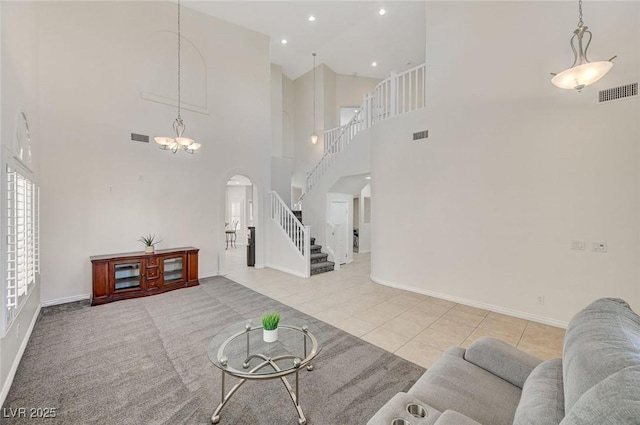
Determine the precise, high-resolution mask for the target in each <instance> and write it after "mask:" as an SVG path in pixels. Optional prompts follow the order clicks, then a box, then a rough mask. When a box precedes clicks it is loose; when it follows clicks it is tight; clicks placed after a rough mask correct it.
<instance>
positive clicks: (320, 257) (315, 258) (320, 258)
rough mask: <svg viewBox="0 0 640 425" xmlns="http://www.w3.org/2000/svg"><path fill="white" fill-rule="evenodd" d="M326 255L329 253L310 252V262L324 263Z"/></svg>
mask: <svg viewBox="0 0 640 425" xmlns="http://www.w3.org/2000/svg"><path fill="white" fill-rule="evenodd" d="M327 257H329V254H324V253H322V252H319V253H315V254H311V264H314V263H324V262H325V261H327Z"/></svg>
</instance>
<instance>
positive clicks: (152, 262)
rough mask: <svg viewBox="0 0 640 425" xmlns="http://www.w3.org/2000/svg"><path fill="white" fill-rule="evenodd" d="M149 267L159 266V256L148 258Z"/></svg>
mask: <svg viewBox="0 0 640 425" xmlns="http://www.w3.org/2000/svg"><path fill="white" fill-rule="evenodd" d="M147 267H158V257H149V258H147Z"/></svg>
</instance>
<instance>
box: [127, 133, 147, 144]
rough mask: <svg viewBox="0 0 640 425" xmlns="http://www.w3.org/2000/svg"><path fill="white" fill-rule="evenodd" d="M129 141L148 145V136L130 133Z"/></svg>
mask: <svg viewBox="0 0 640 425" xmlns="http://www.w3.org/2000/svg"><path fill="white" fill-rule="evenodd" d="M131 140H133V141H134V142H143V143H149V136H145V135H144V134H136V133H131Z"/></svg>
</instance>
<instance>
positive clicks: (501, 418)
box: [408, 347, 521, 425]
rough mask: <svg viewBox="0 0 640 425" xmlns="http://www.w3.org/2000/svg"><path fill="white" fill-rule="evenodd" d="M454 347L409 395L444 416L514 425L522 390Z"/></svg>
mask: <svg viewBox="0 0 640 425" xmlns="http://www.w3.org/2000/svg"><path fill="white" fill-rule="evenodd" d="M464 353H465V349H464V348H461V347H451V348H449V349H448V350H447V351H445V352H444V353H443V354H442V356H440V358H439V359H438V361H436V363H435V364H434V365H433V366H431V368H429V370H427V372H425V374H424V375H422V377H421V378H420V379H418V381H417V382H416V383H415V384H414V385H413V387H412V388H411V389H410V390H409V391H408V393H409V394H410V395H412V396H414V397H415V398H417V399H419V400H422V401H424V402H425V403H427V404H429V405H430V406H433V407H434V408H435V409H437V410H439V411H441V412H444V411H445V410H455V411H457V412H459V413H462V414H463V415H465V416H468V417H470V418H472V419H473V420H475V421H477V422H480V423H481V424H486V425H512V423H513V416H514V413H515V411H516V407H517V406H518V401H519V400H520V393H521V390H520V388H518V387H516V386H515V385H512V384H510V383H509V382H507V381H505V380H503V379H500V378H498V377H497V376H495V375H494V374H492V373H489V372H487V371H486V370H484V369H482V368H479V367H478V366H476V365H474V364H472V363H469V362H468V361H466V360H464V358H463V356H464Z"/></svg>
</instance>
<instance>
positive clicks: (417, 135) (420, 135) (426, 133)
mask: <svg viewBox="0 0 640 425" xmlns="http://www.w3.org/2000/svg"><path fill="white" fill-rule="evenodd" d="M427 137H429V130H424V131H418V132H417V133H413V140H420V139H426V138H427Z"/></svg>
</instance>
